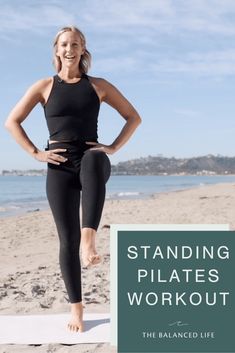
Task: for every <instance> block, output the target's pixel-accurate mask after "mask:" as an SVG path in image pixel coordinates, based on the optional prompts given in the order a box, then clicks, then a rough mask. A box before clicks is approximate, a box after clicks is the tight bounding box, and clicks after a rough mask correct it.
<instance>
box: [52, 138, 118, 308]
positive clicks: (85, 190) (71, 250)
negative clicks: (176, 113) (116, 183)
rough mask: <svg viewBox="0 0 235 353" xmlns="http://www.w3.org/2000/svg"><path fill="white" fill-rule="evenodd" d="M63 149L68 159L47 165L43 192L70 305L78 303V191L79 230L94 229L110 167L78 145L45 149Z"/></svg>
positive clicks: (95, 153) (103, 156)
mask: <svg viewBox="0 0 235 353" xmlns="http://www.w3.org/2000/svg"><path fill="white" fill-rule="evenodd" d="M56 148H66V149H67V151H66V152H60V153H59V154H60V155H63V156H64V157H66V158H68V160H67V161H66V162H62V163H61V164H60V165H55V164H52V163H48V169H47V181H46V192H47V198H48V201H49V205H50V208H51V211H52V214H53V217H54V220H55V224H56V227H57V231H58V236H59V241H60V251H59V262H60V268H61V273H62V277H63V280H64V283H65V287H66V290H67V293H68V296H69V300H70V302H71V303H76V302H80V301H81V300H82V290H81V265H80V257H79V246H80V239H81V230H80V217H79V208H80V193H81V191H82V227H83V228H84V227H88V228H93V229H95V230H97V228H98V225H99V222H100V218H101V214H102V210H103V205H104V200H105V183H106V182H107V180H108V179H109V176H110V171H111V165H110V161H109V158H108V157H107V155H106V154H105V153H104V152H102V151H90V150H89V148H90V146H88V145H85V144H84V143H81V142H79V143H78V142H56V143H51V144H49V145H48V149H50V150H53V149H56Z"/></svg>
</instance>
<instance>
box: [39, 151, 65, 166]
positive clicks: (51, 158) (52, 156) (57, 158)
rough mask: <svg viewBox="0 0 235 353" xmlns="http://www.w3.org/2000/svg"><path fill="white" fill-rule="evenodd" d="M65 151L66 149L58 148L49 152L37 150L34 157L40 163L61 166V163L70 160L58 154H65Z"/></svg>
mask: <svg viewBox="0 0 235 353" xmlns="http://www.w3.org/2000/svg"><path fill="white" fill-rule="evenodd" d="M65 151H66V149H64V148H57V149H54V150H49V151H40V150H37V151H35V152H34V153H33V157H34V158H35V159H36V160H37V161H39V162H47V163H52V164H56V165H59V164H60V163H64V162H66V161H67V160H68V158H65V157H63V156H61V155H59V154H57V153H59V152H65Z"/></svg>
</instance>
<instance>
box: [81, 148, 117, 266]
mask: <svg viewBox="0 0 235 353" xmlns="http://www.w3.org/2000/svg"><path fill="white" fill-rule="evenodd" d="M110 172H111V165H110V161H109V159H108V157H107V155H106V154H105V153H104V152H101V151H89V150H88V151H87V152H86V153H85V154H84V156H83V158H82V161H81V171H80V180H81V185H82V243H81V245H82V258H83V263H84V265H85V266H88V265H90V264H93V265H94V264H97V263H99V262H100V256H99V255H98V254H97V252H96V248H95V235H96V230H97V228H98V226H99V222H100V219H101V215H102V210H103V205H104V200H105V184H106V182H107V181H108V179H109V176H110Z"/></svg>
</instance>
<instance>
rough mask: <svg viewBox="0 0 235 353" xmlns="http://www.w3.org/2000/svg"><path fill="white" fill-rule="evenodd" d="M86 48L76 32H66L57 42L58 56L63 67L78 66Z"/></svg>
mask: <svg viewBox="0 0 235 353" xmlns="http://www.w3.org/2000/svg"><path fill="white" fill-rule="evenodd" d="M83 53H84V48H83V46H82V43H81V39H80V37H79V35H78V34H77V33H76V32H71V31H68V32H64V33H62V34H61V35H60V37H59V39H58V42H57V50H56V56H58V57H59V58H60V60H61V64H62V67H68V68H71V67H78V65H79V61H80V58H81V55H82V54H83Z"/></svg>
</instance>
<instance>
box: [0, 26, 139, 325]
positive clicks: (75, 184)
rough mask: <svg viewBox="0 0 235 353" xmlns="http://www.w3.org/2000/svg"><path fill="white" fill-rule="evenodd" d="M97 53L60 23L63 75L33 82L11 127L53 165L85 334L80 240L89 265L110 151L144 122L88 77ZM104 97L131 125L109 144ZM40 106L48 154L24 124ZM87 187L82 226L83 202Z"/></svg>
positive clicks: (76, 312) (51, 188)
mask: <svg viewBox="0 0 235 353" xmlns="http://www.w3.org/2000/svg"><path fill="white" fill-rule="evenodd" d="M90 61H91V55H90V53H89V51H88V50H87V49H86V40H85V37H84V35H83V33H82V32H81V31H80V30H79V29H78V28H76V27H73V26H72V27H65V28H62V29H61V30H60V31H59V32H58V33H57V35H56V38H55V42H54V65H55V68H56V71H57V75H55V76H53V77H49V78H46V79H42V80H39V81H37V82H36V83H35V84H33V85H32V86H31V87H30V88H29V89H28V90H27V92H26V93H25V95H24V96H23V97H22V98H21V99H20V101H19V102H18V103H17V104H16V106H15V107H14V108H13V110H12V111H11V113H10V115H9V117H8V118H7V120H6V123H5V126H6V128H7V129H8V130H9V131H10V132H11V134H12V136H13V137H14V139H15V140H16V141H17V142H18V143H19V144H20V145H21V146H22V147H23V148H24V149H25V150H26V151H27V152H28V153H29V154H30V155H31V156H32V157H34V158H35V159H36V160H38V161H40V162H46V163H47V181H46V190H47V197H48V201H49V204H50V207H51V210H52V214H53V217H54V221H55V224H56V227H57V231H58V236H59V241H60V254H59V260H60V267H61V273H62V276H63V280H64V282H65V286H66V290H67V292H68V296H69V300H70V303H71V314H72V317H71V320H70V322H69V323H68V328H69V329H70V330H72V331H79V332H82V331H83V306H82V294H81V266H80V259H79V247H80V243H81V253H82V261H83V264H84V266H90V265H95V264H97V263H99V262H100V261H101V259H100V256H99V255H98V254H97V252H96V248H95V236H96V231H97V228H98V225H99V222H100V218H101V213H102V209H103V204H104V198H105V183H106V182H107V180H108V178H109V175H110V162H109V159H108V157H107V154H113V153H115V152H116V151H117V150H119V149H120V148H121V147H122V146H123V145H124V144H125V143H126V142H127V141H128V139H129V138H130V137H131V135H132V134H133V132H134V131H135V129H136V128H137V126H138V125H139V124H140V122H141V119H140V116H139V115H138V113H137V112H136V110H135V109H134V107H133V106H132V105H131V104H130V103H129V102H128V101H127V99H126V98H125V97H123V95H122V94H121V93H120V92H119V91H118V90H117V88H115V87H114V86H113V85H112V84H111V83H109V82H108V81H106V80H104V79H102V78H96V77H91V76H88V75H87V74H86V73H87V71H88V68H89V67H90ZM101 102H106V103H107V104H109V105H110V106H112V107H113V108H114V109H116V110H117V111H118V112H119V113H120V115H121V116H122V117H123V118H124V119H125V121H126V123H125V125H124V127H123V129H122V130H121V132H120V134H119V135H118V137H117V138H116V139H115V141H113V143H112V144H111V145H105V144H102V143H99V142H98V140H97V138H98V136H97V118H98V113H99V108H100V104H101ZM38 103H41V104H42V106H43V108H44V112H45V117H46V121H47V125H48V130H49V133H50V138H49V140H48V145H47V148H46V149H45V151H42V150H40V149H39V148H37V147H36V146H35V145H34V144H33V142H32V141H31V140H30V139H29V137H28V136H27V134H26V132H25V131H24V129H23V127H22V125H21V123H22V122H23V121H24V120H25V119H26V118H27V116H28V115H29V113H30V112H31V111H32V109H33V108H34V107H35V106H36V105H37V104H38ZM80 191H82V227H81V229H80V220H79V205H80Z"/></svg>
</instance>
